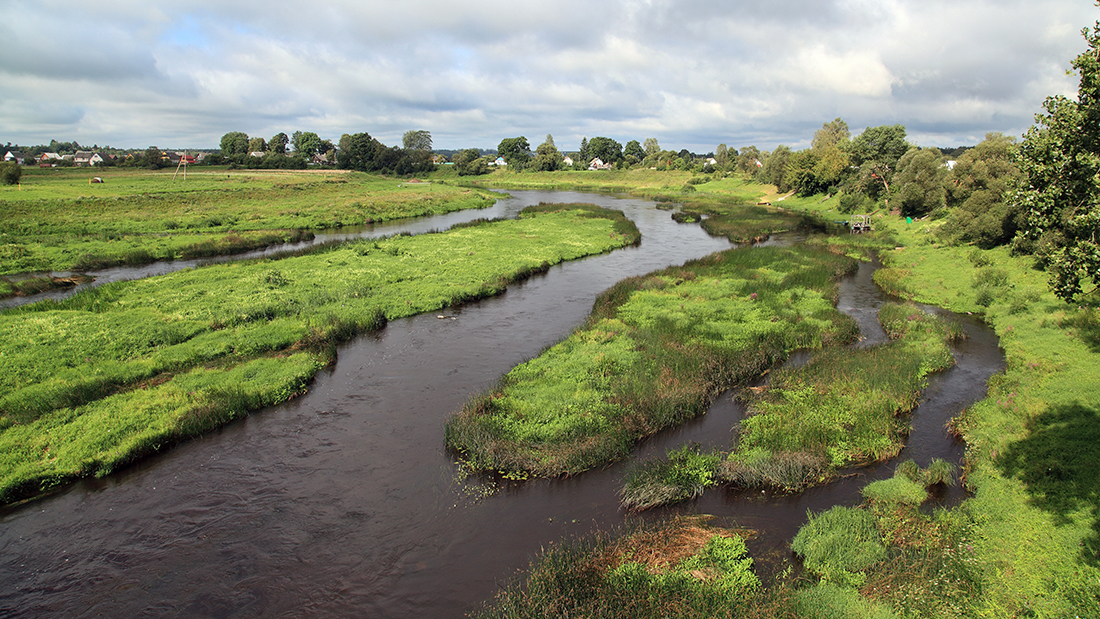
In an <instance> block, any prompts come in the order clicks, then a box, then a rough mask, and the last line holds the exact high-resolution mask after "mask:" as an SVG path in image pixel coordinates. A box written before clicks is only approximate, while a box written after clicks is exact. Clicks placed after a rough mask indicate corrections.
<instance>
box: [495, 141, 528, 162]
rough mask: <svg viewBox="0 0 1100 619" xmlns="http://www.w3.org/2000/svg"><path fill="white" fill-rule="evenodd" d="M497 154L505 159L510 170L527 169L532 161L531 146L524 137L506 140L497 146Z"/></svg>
mask: <svg viewBox="0 0 1100 619" xmlns="http://www.w3.org/2000/svg"><path fill="white" fill-rule="evenodd" d="M497 154H498V155H500V156H501V157H504V160H505V161H507V162H508V167H509V168H511V169H513V170H516V171H519V170H522V169H524V168H526V167H527V163H528V162H529V161H530V160H531V145H530V144H528V143H527V138H525V137H524V136H522V135H521V136H519V137H518V138H504V139H503V140H501V141H500V144H499V145H497Z"/></svg>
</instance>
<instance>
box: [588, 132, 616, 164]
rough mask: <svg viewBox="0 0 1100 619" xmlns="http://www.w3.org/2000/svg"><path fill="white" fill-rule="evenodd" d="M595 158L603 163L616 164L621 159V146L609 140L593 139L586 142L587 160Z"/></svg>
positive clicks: (599, 137) (603, 138)
mask: <svg viewBox="0 0 1100 619" xmlns="http://www.w3.org/2000/svg"><path fill="white" fill-rule="evenodd" d="M596 157H599V158H600V161H603V162H604V163H617V162H618V161H619V160H620V159H622V158H623V145H622V144H619V143H618V142H616V141H615V140H612V139H611V138H605V137H601V136H597V137H594V138H592V139H591V140H589V141H588V160H589V161H591V160H592V159H595V158H596Z"/></svg>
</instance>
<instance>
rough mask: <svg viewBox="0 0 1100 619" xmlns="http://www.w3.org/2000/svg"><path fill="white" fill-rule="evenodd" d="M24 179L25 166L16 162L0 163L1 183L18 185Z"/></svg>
mask: <svg viewBox="0 0 1100 619" xmlns="http://www.w3.org/2000/svg"><path fill="white" fill-rule="evenodd" d="M22 177H23V166H21V165H19V164H18V163H15V162H14V161H0V183H2V184H4V185H17V184H19V179H21V178H22Z"/></svg>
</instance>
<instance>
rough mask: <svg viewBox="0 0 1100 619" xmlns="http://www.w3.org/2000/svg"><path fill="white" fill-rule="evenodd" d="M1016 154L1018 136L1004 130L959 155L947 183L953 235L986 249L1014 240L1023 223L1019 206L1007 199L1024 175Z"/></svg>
mask: <svg viewBox="0 0 1100 619" xmlns="http://www.w3.org/2000/svg"><path fill="white" fill-rule="evenodd" d="M1015 157H1016V140H1015V139H1014V138H1012V137H1010V136H1006V135H1004V134H1001V133H988V134H986V136H985V140H983V141H982V142H981V143H980V144H978V145H977V146H975V147H974V148H971V149H970V150H968V151H966V152H965V153H963V154H962V155H960V156H959V159H958V161H956V162H955V167H954V168H953V169H952V170H951V175H950V176H949V177H948V179H947V186H946V190H947V195H946V200H947V207H948V208H949V209H951V215H950V216H949V219H948V223H949V225H948V226H945V227H944V228H943V229H944V230H945V231H947V232H948V233H949V235H950V236H952V237H954V238H955V239H957V240H959V241H962V242H964V243H974V244H975V245H977V246H979V247H983V248H987V249H988V248H990V247H995V246H997V245H1003V244H1005V243H1008V242H1009V241H1011V240H1012V237H1013V236H1015V235H1016V231H1017V230H1018V228H1019V226H1020V209H1019V208H1018V207H1017V206H1015V205H1014V204H1012V203H1011V202H1010V201H1009V200H1008V199H1007V198H1008V195H1009V188H1010V187H1012V186H1013V185H1014V184H1017V183H1018V182H1019V181H1020V178H1021V175H1020V168H1019V167H1017V165H1016V161H1015Z"/></svg>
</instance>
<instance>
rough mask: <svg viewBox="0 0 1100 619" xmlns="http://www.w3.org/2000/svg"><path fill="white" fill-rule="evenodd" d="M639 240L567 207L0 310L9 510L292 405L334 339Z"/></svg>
mask: <svg viewBox="0 0 1100 619" xmlns="http://www.w3.org/2000/svg"><path fill="white" fill-rule="evenodd" d="M555 209H556V210H555ZM638 238H639V237H638V232H637V229H636V228H634V226H633V224H632V223H631V222H629V221H627V220H625V218H624V217H623V216H622V213H620V212H618V211H606V210H604V209H599V208H597V207H593V206H588V205H557V206H556V207H542V208H536V209H533V210H532V211H531V212H528V213H524V214H521V217H520V218H519V219H517V220H511V221H499V222H483V223H480V224H476V225H469V226H464V227H461V228H456V229H453V230H451V231H448V232H444V233H438V234H427V235H420V236H415V237H410V236H397V237H392V238H389V239H383V240H377V241H362V242H357V243H349V244H343V245H337V246H331V247H327V248H323V249H319V250H316V251H313V252H308V253H305V254H304V255H299V256H293V257H286V258H282V259H278V260H275V259H272V260H257V261H248V262H240V263H231V264H224V265H214V266H208V267H203V268H200V269H193V270H185V271H180V272H176V273H172V274H169V275H165V276H161V277H154V278H148V279H143V280H138V281H133V282H120V283H115V284H108V285H105V286H101V287H99V288H96V289H93V290H91V291H88V292H86V293H83V294H79V295H76V296H74V297H72V298H70V299H67V300H65V301H61V302H56V303H54V302H43V303H37V304H34V305H29V306H25V307H22V308H17V309H13V310H8V311H6V312H3V313H0V332H3V333H4V338H3V340H0V502H11V501H13V500H18V499H21V498H24V497H28V496H34V495H36V494H38V493H40V492H42V491H45V490H48V489H50V488H52V487H55V486H57V485H58V484H61V483H64V482H65V481H68V480H71V479H74V478H77V477H81V476H87V475H103V474H107V473H109V472H111V471H112V470H115V469H116V468H118V467H119V466H122V465H124V464H126V463H127V462H130V461H132V460H134V459H136V458H139V457H141V456H143V455H145V454H147V453H150V452H153V451H157V450H158V449H161V448H162V447H163V446H165V445H168V444H171V443H172V442H174V441H177V440H180V439H182V438H185V437H187V436H191V435H194V434H197V433H199V432H202V431H205V430H208V429H210V428H213V427H217V426H219V425H221V424H224V423H225V422H227V421H228V420H230V419H232V418H234V417H236V416H239V415H241V414H244V413H246V412H247V411H250V410H255V409H258V408H261V407H263V406H268V405H271V404H274V403H276V402H281V401H283V400H286V399H287V398H289V397H292V396H293V395H294V394H295V393H297V392H299V391H300V390H301V389H303V388H304V386H305V385H306V384H307V383H308V381H309V380H310V379H311V378H312V377H313V375H314V374H315V373H316V371H317V370H318V369H319V368H320V367H322V366H323V365H325V364H326V363H328V362H329V361H330V360H331V355H332V350H333V349H332V348H331V345H332V344H333V343H335V342H339V341H341V340H344V339H347V338H349V337H351V336H354V335H356V334H358V333H362V332H364V331H367V330H371V329H377V328H379V327H381V326H382V325H384V324H385V321H386V320H389V319H393V318H397V317H401V316H409V315H412V314H416V313H420V312H425V311H431V310H436V309H439V308H441V307H444V306H446V305H449V304H453V303H459V302H462V301H465V300H470V299H476V298H480V297H485V296H489V295H493V294H497V293H499V292H501V291H502V290H504V288H505V286H506V285H507V283H508V282H509V281H513V280H515V279H517V278H521V277H524V276H526V275H528V274H530V273H533V272H538V271H542V270H545V269H546V268H548V266H549V265H552V264H555V263H558V262H561V261H563V260H570V259H574V258H578V257H581V256H585V255H590V254H594V253H600V252H605V251H609V250H611V249H614V248H617V247H622V246H624V245H628V244H631V243H635V242H637V240H638ZM334 273H338V274H339V275H338V276H333V274H334Z"/></svg>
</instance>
